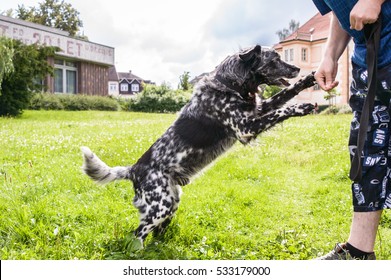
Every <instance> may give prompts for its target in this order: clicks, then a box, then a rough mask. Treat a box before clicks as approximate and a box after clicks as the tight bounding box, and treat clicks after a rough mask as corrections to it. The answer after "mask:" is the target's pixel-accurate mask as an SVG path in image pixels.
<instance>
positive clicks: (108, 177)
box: [81, 147, 131, 185]
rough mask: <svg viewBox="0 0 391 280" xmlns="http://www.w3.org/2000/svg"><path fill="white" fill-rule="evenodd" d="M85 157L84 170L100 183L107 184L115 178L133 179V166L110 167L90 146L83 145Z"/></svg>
mask: <svg viewBox="0 0 391 280" xmlns="http://www.w3.org/2000/svg"><path fill="white" fill-rule="evenodd" d="M81 150H82V152H83V157H84V163H83V166H82V170H83V172H84V173H85V174H87V175H88V176H89V177H90V178H91V179H92V180H94V181H95V182H97V183H99V184H102V185H104V184H107V183H110V182H112V181H115V180H121V179H131V167H125V166H116V167H109V166H107V164H106V163H104V162H103V161H102V160H101V159H100V158H98V157H97V156H96V155H95V154H94V153H93V152H92V151H91V150H90V149H89V148H88V147H81Z"/></svg>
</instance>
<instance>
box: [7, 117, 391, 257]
mask: <svg viewBox="0 0 391 280" xmlns="http://www.w3.org/2000/svg"><path fill="white" fill-rule="evenodd" d="M175 118H176V116H175V115H173V114H142V113H128V112H94V111H92V112H56V111H52V112H50V111H49V112H48V111H26V112H25V113H24V114H23V116H22V117H21V118H16V119H7V118H0V147H1V149H0V258H1V259H3V260H4V259H18V260H21V259H45V260H46V259H65V260H74V259H97V260H101V259H217V260H220V259H246V260H251V259H264V260H268V259H274V260H282V259H284V260H285V259H291V260H292V259H312V258H314V257H316V256H317V255H321V254H323V253H325V252H328V251H329V250H330V249H331V248H332V247H333V246H334V244H335V243H336V242H341V241H345V240H346V238H347V237H348V232H349V227H350V220H351V194H350V181H349V179H348V177H347V173H348V169H349V159H348V152H347V147H346V142H347V138H348V128H349V125H350V118H351V117H350V115H338V116H321V115H316V116H307V117H303V118H294V119H290V120H288V121H286V122H284V124H283V125H279V126H277V127H275V128H273V129H272V130H270V131H268V132H266V133H264V134H262V135H261V136H260V137H259V138H258V139H257V141H255V142H254V143H252V144H251V145H248V146H242V145H241V144H237V145H235V146H234V148H233V149H232V150H230V151H229V152H227V153H226V154H225V155H223V156H222V157H221V158H219V159H218V160H217V161H216V162H215V164H213V165H212V166H210V167H209V168H208V169H206V170H204V172H203V173H202V174H200V176H198V177H197V178H195V179H194V180H193V182H192V183H191V184H189V185H187V186H186V187H184V188H183V195H182V200H181V205H180V207H179V210H178V212H177V214H176V216H175V218H174V219H173V221H172V223H171V225H170V227H169V228H168V230H167V232H166V234H165V235H164V236H160V237H155V238H154V237H152V236H150V237H148V239H147V241H146V244H145V245H146V246H145V248H144V249H143V250H135V249H134V248H133V247H132V231H133V230H134V229H135V228H136V226H137V224H138V213H137V210H136V209H135V208H134V207H133V206H132V199H133V189H132V186H131V183H129V182H126V181H122V182H115V183H111V184H108V185H106V186H97V185H95V184H94V183H93V182H92V181H90V180H89V179H88V178H87V177H86V176H85V175H84V174H82V172H81V169H80V166H81V164H82V157H81V152H80V149H79V147H80V146H89V147H90V148H91V149H92V150H93V151H94V152H95V153H97V154H98V155H99V156H100V157H101V159H103V160H104V161H106V163H108V164H109V165H130V164H132V163H134V162H135V161H136V160H137V159H138V158H139V157H140V156H141V155H142V154H143V152H144V151H145V150H146V149H147V148H148V147H149V146H150V145H151V144H152V143H153V142H154V141H155V140H156V139H157V138H158V137H159V136H160V135H161V134H162V133H163V132H164V131H165V130H166V129H167V127H168V126H169V125H170V124H171V123H172V122H173V121H174V120H175ZM376 253H377V257H378V259H391V215H390V212H389V211H385V212H384V215H383V217H382V221H381V226H380V229H379V234H378V239H377V243H376Z"/></svg>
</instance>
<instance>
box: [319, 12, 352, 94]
mask: <svg viewBox="0 0 391 280" xmlns="http://www.w3.org/2000/svg"><path fill="white" fill-rule="evenodd" d="M350 38H351V37H350V35H349V34H348V33H347V32H346V31H345V30H343V29H342V27H341V26H340V24H339V22H338V19H337V17H336V16H335V14H334V13H333V14H332V18H331V23H330V34H329V37H328V39H327V43H326V50H325V54H324V56H323V59H322V61H321V63H320V65H319V68H318V70H317V71H316V73H315V79H316V82H317V83H318V84H319V86H320V87H321V88H322V89H323V90H325V91H329V90H332V89H333V88H335V87H336V86H337V85H338V81H336V80H335V77H336V76H337V71H338V59H339V58H340V57H341V55H342V53H343V52H344V50H345V48H346V46H347V45H348V43H349V41H350Z"/></svg>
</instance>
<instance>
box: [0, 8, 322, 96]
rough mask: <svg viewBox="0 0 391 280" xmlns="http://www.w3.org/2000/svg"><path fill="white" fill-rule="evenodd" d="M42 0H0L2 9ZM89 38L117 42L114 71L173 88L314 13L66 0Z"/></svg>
mask: <svg viewBox="0 0 391 280" xmlns="http://www.w3.org/2000/svg"><path fill="white" fill-rule="evenodd" d="M40 2H43V0H35V1H34V0H1V2H0V11H5V10H8V9H15V8H17V7H18V5H24V6H25V7H32V6H34V7H36V6H38V3H40ZM65 2H66V3H70V4H71V5H72V6H73V7H74V8H75V9H76V10H77V11H79V13H80V15H79V17H80V19H81V20H82V21H83V27H82V32H84V35H86V36H87V37H88V39H89V40H90V41H91V42H94V43H99V44H103V45H106V46H110V47H114V48H115V66H116V69H117V71H118V72H127V71H129V70H131V71H132V73H133V74H135V75H137V76H139V77H141V78H142V79H144V80H151V81H153V82H155V83H156V84H162V83H167V84H169V85H171V87H172V88H177V86H178V84H179V76H180V75H182V74H183V73H184V72H189V74H190V78H194V77H196V76H198V75H200V74H202V73H204V72H210V71H212V70H213V69H214V68H215V66H216V65H218V64H219V63H220V62H221V61H222V60H223V59H224V58H225V57H226V56H227V55H230V54H232V53H235V52H237V51H239V50H240V49H241V48H245V47H248V46H251V45H255V44H260V45H262V46H272V45H274V44H276V43H278V36H277V35H276V32H277V31H278V30H282V29H283V28H287V27H288V26H289V21H290V20H291V19H294V20H295V21H299V22H300V24H301V25H302V24H304V23H305V22H307V21H308V20H309V19H310V18H311V17H312V16H314V15H315V14H316V13H317V10H316V8H315V6H314V4H313V3H312V1H311V0H65Z"/></svg>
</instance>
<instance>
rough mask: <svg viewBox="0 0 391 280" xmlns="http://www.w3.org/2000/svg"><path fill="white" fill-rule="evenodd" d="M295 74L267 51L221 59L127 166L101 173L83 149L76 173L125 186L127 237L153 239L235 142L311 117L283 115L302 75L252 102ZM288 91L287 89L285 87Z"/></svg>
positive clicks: (298, 108)
mask: <svg viewBox="0 0 391 280" xmlns="http://www.w3.org/2000/svg"><path fill="white" fill-rule="evenodd" d="M298 73H299V68H297V67H295V66H292V65H289V64H287V63H285V62H283V61H282V60H281V59H280V57H279V55H278V54H277V53H276V52H275V51H274V50H272V49H265V48H261V47H260V46H258V45H257V46H255V47H252V48H249V49H246V50H243V51H241V52H239V53H236V54H234V55H231V56H228V57H227V58H226V59H225V60H224V61H223V62H222V63H221V64H220V65H218V66H217V67H216V69H215V70H214V71H213V72H211V73H210V74H209V76H207V77H204V78H203V79H202V80H201V81H200V82H199V83H198V84H197V85H196V87H195V88H194V92H193V96H192V98H191V100H190V102H189V103H188V104H187V105H185V106H184V107H183V108H182V111H181V112H180V114H179V117H178V119H177V120H176V121H175V122H174V124H173V125H171V126H170V127H169V128H168V129H167V131H166V132H165V133H164V134H163V135H162V136H161V137H160V138H159V139H158V140H157V141H156V142H155V143H154V144H153V145H152V146H151V147H150V148H149V150H148V151H146V152H145V153H144V155H143V156H142V157H141V158H140V159H139V160H138V161H137V162H136V163H135V164H134V165H132V166H127V167H109V166H107V165H106V164H105V163H104V162H103V161H101V160H100V159H99V158H98V157H97V156H96V155H95V154H94V153H92V152H91V150H90V149H89V148H87V147H82V151H83V154H84V164H83V170H84V172H85V173H86V174H87V175H88V176H89V177H90V178H92V179H93V180H95V181H96V182H98V183H102V184H105V183H109V182H111V181H114V180H119V179H127V180H131V181H132V182H133V185H134V190H135V197H134V200H133V204H134V206H135V207H137V208H138V210H139V212H140V225H139V226H138V228H137V229H136V231H135V236H136V237H137V239H139V240H140V241H141V242H143V241H144V240H145V238H146V237H147V235H148V234H149V233H150V232H151V231H154V232H155V233H160V232H162V231H163V230H164V228H165V227H166V226H167V225H168V224H169V223H170V221H171V219H172V217H173V215H174V213H175V211H176V210H177V209H178V205H179V199H180V196H181V186H185V185H187V184H189V182H190V179H191V177H192V176H193V175H195V174H196V173H197V172H199V171H200V170H201V169H203V168H204V167H205V166H207V165H208V164H209V163H211V162H212V161H213V160H215V159H216V158H217V157H218V156H220V155H221V154H222V153H224V152H225V151H226V150H228V149H229V148H230V147H232V145H233V144H234V143H235V142H236V141H237V140H239V141H240V142H241V143H243V144H246V143H248V142H250V141H251V140H253V139H255V138H256V137H257V135H258V134H260V133H261V132H262V131H265V130H267V129H269V128H271V127H273V126H274V125H275V124H277V123H279V122H282V121H283V120H286V119H288V118H290V117H293V116H304V115H307V114H309V113H310V112H311V111H312V110H313V108H314V107H313V106H312V105H311V104H300V105H297V104H296V105H291V106H286V107H283V106H284V104H285V103H286V102H287V101H288V100H290V99H291V98H293V97H294V96H295V95H297V94H298V93H299V92H300V91H302V90H303V89H305V88H308V87H311V86H313V85H314V77H313V75H312V74H311V75H308V76H307V77H305V78H304V79H302V80H299V81H298V82H296V83H295V84H294V85H293V86H290V87H288V88H285V89H283V90H282V91H281V92H279V93H278V94H277V95H275V96H273V97H272V98H269V99H267V100H264V101H258V99H257V91H258V86H259V85H260V84H267V85H277V86H281V85H287V82H286V81H285V80H284V78H288V79H289V78H294V77H296V76H297V75H298ZM288 85H289V84H288Z"/></svg>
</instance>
